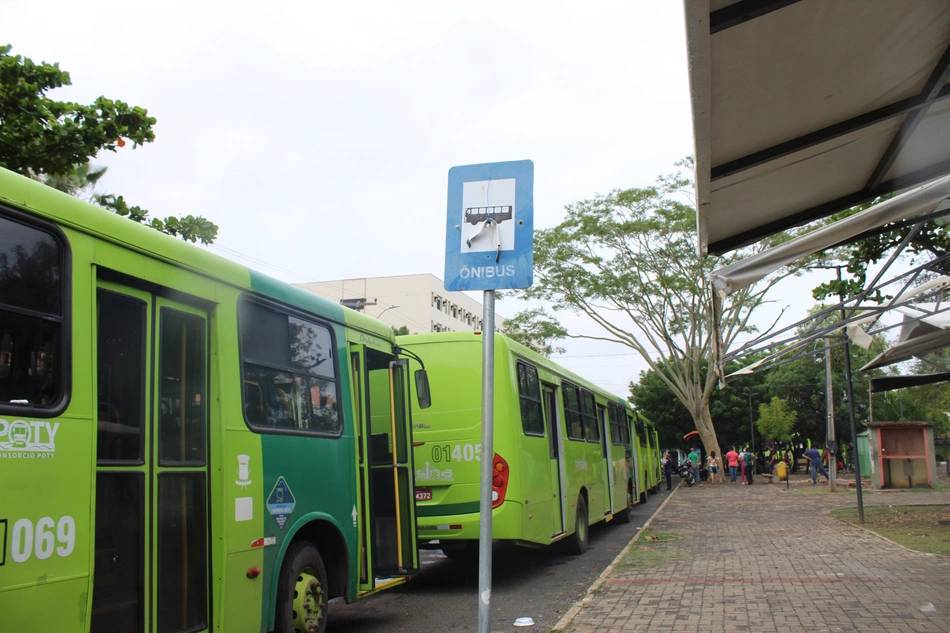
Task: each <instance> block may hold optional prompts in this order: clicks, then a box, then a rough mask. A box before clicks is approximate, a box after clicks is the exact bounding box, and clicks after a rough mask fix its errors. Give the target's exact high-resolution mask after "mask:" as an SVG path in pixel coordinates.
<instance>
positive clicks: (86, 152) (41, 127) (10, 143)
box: [0, 45, 218, 244]
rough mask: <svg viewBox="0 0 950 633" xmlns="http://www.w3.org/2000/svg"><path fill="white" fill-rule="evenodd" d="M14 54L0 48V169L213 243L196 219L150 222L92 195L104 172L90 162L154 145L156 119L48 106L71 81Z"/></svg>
mask: <svg viewBox="0 0 950 633" xmlns="http://www.w3.org/2000/svg"><path fill="white" fill-rule="evenodd" d="M11 48H12V47H11V46H10V45H5V46H0V167H3V168H6V169H9V170H10V171H14V172H16V173H18V174H21V175H23V176H27V177H30V178H34V179H37V180H40V181H42V182H45V183H46V184H48V185H50V186H54V187H56V188H57V189H61V190H63V191H67V192H68V193H71V194H73V195H78V194H80V193H82V192H84V193H85V194H86V195H80V197H85V198H86V199H87V200H88V201H90V202H94V203H96V204H98V205H99V206H102V207H104V208H106V209H109V210H110V211H112V212H114V213H117V214H119V215H122V216H125V217H128V218H129V219H131V220H134V221H136V222H140V223H142V224H145V225H147V226H150V227H152V228H153V229H156V230H158V231H161V232H163V233H168V234H170V235H175V236H178V237H180V238H181V239H183V240H187V241H190V242H196V241H200V242H201V243H203V244H210V243H211V242H213V241H214V239H215V237H216V236H217V233H218V227H217V225H215V224H214V223H212V222H210V221H209V220H207V219H205V218H203V217H201V216H198V217H194V216H190V215H189V216H186V217H184V218H177V217H174V216H168V217H166V218H164V219H162V220H160V219H158V218H152V219H149V218H148V211H146V210H145V209H143V208H141V207H138V206H129V204H128V203H127V202H126V201H125V199H124V198H123V197H122V196H117V195H115V194H94V193H93V189H94V188H95V186H96V183H97V182H98V181H99V179H100V178H101V176H102V174H103V173H104V170H102V169H90V168H89V161H90V160H91V159H92V158H94V157H95V156H96V155H97V154H98V153H99V152H100V151H101V150H108V151H111V152H114V151H116V148H120V147H124V146H125V145H126V144H127V140H128V141H131V142H132V147H133V149H134V148H136V147H138V146H140V145H144V144H145V143H150V142H152V141H154V140H155V132H154V131H153V130H152V127H153V126H154V125H155V123H156V120H155V117H150V116H149V115H148V111H147V110H146V109H144V108H140V107H138V106H130V105H128V104H127V103H124V102H122V101H113V100H112V99H107V98H106V97H98V98H97V99H96V100H95V101H94V102H93V103H91V104H89V105H82V104H78V103H72V102H68V101H56V100H54V99H50V98H49V97H47V96H46V93H47V92H48V91H49V90H51V89H53V88H60V87H62V86H68V85H70V84H71V80H70V77H69V73H67V72H65V71H62V70H60V69H59V64H47V63H45V62H41V63H38V64H37V63H34V62H33V61H32V60H31V59H28V58H24V57H21V56H19V55H10V54H9V53H10V50H11ZM90 176H95V178H94V179H92V180H90V179H89V177H90Z"/></svg>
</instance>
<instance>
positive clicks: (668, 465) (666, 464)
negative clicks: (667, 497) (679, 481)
mask: <svg viewBox="0 0 950 633" xmlns="http://www.w3.org/2000/svg"><path fill="white" fill-rule="evenodd" d="M663 476H664V477H666V489H667V490H672V489H673V456H672V455H670V454H669V453H667V454H666V457H664V458H663Z"/></svg>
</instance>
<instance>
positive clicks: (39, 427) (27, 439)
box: [0, 418, 59, 457]
mask: <svg viewBox="0 0 950 633" xmlns="http://www.w3.org/2000/svg"><path fill="white" fill-rule="evenodd" d="M57 431H59V422H52V423H50V422H43V421H41V420H32V421H29V422H28V421H26V420H14V421H13V422H9V421H7V420H4V419H2V418H0V457H30V455H28V454H26V453H31V452H39V453H54V452H56V433H57ZM4 452H6V453H16V454H14V455H9V454H7V455H4Z"/></svg>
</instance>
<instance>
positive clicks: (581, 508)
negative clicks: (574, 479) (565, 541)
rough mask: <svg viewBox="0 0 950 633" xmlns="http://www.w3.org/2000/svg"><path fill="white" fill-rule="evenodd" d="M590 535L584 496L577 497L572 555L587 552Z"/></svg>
mask: <svg viewBox="0 0 950 633" xmlns="http://www.w3.org/2000/svg"><path fill="white" fill-rule="evenodd" d="M589 533H590V526H589V525H588V524H587V502H586V501H584V495H578V497H577V523H576V524H575V525H574V534H573V535H572V536H573V538H572V539H571V552H572V553H574V554H583V553H584V552H586V551H587V540H588V536H589Z"/></svg>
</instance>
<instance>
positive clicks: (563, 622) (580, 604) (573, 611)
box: [550, 481, 683, 631]
mask: <svg viewBox="0 0 950 633" xmlns="http://www.w3.org/2000/svg"><path fill="white" fill-rule="evenodd" d="M682 484H683V482H682V481H680V482H678V483H677V484H676V487H675V488H673V491H672V492H671V493H670V496H668V497H667V498H666V499H664V500H663V503H661V504H660V507H659V508H657V509H656V510H655V511H654V512H653V514H652V515H650V518H649V519H647V522H646V523H644V524H643V527H642V528H640V530H639V531H638V532H637V533H636V534H635V535H634V537H633V538H632V539H630V542H629V543H627V546H626V547H624V548H623V549H622V550H621V551H620V553H619V554H617V556H616V557H615V558H614V559H613V560H612V561H611V562H610V564H609V565H607V567H606V568H605V569H604V571H603V572H602V573H601V574H600V576H598V577H597V580H595V581H594V582H593V584H592V585H591V586H590V587H588V589H587V593H586V594H585V595H584V597H583V598H581V599H580V600H578V601H577V602H576V603H574V606H572V607H571V608H570V609H568V610H567V613H565V614H564V616H563V617H561V619H560V620H558V621H557V624H555V625H554V626H552V627H551V629H550V630H551V631H563V630H564V629H565V628H567V627H568V626H569V625H570V624H571V622H572V621H573V620H574V618H575V617H576V616H577V614H578V613H580V611H581V609H583V608H584V607H585V606H587V604H588V603H589V602H590V601H591V600H593V599H594V592H595V591H597V590H598V589H599V588H600V586H601V585H603V584H604V582H605V581H606V580H607V576H609V575H610V574H611V573H612V572H613V570H614V567H616V566H617V563H619V562H620V560H621V559H622V558H623V557H624V556H625V555H626V554H627V552H628V551H630V548H631V547H633V544H634V543H636V542H637V541H638V540H640V535H641V534H643V533H644V532H646V530H647V528H649V527H650V524H651V523H653V519H655V518H656V515H658V514H659V513H660V511H661V510H662V509H663V508H665V507H666V504H667V503H669V502H670V499H672V498H673V495H674V494H676V491H677V490H679V488H680V486H681V485H682Z"/></svg>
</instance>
